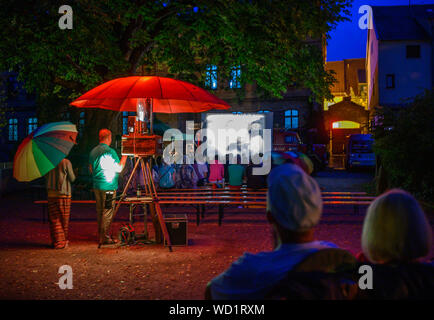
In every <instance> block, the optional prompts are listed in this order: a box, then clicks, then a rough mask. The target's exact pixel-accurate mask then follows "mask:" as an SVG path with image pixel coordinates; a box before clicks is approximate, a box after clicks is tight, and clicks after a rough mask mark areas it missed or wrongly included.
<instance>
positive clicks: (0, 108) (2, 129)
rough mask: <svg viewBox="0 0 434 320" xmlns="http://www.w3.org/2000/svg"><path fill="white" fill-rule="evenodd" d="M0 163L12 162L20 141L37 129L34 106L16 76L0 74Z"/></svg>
mask: <svg viewBox="0 0 434 320" xmlns="http://www.w3.org/2000/svg"><path fill="white" fill-rule="evenodd" d="M0 92H1V95H0V96H1V100H0V122H1V126H0V163H3V162H10V161H12V160H13V157H14V155H15V151H16V149H17V148H18V145H19V144H20V143H21V141H22V140H23V139H24V138H25V137H26V136H27V135H29V134H30V133H31V132H32V131H33V130H35V129H36V128H37V127H38V118H37V115H36V104H35V99H34V96H33V95H29V94H27V93H26V91H25V90H24V89H23V87H22V84H21V83H19V82H18V81H17V76H16V74H13V73H9V72H4V73H1V74H0Z"/></svg>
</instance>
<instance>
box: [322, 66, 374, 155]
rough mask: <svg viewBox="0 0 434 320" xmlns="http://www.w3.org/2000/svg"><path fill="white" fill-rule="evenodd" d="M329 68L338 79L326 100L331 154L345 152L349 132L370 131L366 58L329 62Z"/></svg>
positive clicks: (325, 113) (325, 117)
mask: <svg viewBox="0 0 434 320" xmlns="http://www.w3.org/2000/svg"><path fill="white" fill-rule="evenodd" d="M326 68H327V70H329V71H333V72H334V77H335V78H336V81H335V83H334V84H333V86H332V87H331V88H330V91H331V93H332V94H333V96H334V99H333V100H331V101H325V102H324V121H325V123H324V126H325V128H326V131H327V133H328V135H329V152H330V154H342V153H345V145H346V140H347V137H348V136H349V135H351V134H359V133H367V132H368V122H369V113H368V111H367V101H368V100H367V82H366V69H365V59H363V58H362V59H346V60H342V61H330V62H327V64H326Z"/></svg>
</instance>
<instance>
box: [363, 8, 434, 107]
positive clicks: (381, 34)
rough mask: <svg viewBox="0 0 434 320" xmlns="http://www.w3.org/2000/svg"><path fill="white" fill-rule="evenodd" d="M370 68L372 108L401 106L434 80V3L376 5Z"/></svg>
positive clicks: (369, 48)
mask: <svg viewBox="0 0 434 320" xmlns="http://www.w3.org/2000/svg"><path fill="white" fill-rule="evenodd" d="M372 21H373V28H372V29H370V30H368V38H367V46H366V70H367V81H368V108H369V110H370V111H371V113H372V112H373V110H374V108H376V107H391V108H399V107H401V106H403V105H406V104H408V103H409V102H411V99H412V98H413V97H415V96H416V95H418V94H420V93H422V92H423V91H424V90H425V89H431V88H433V80H434V51H433V49H434V47H433V45H434V38H433V34H434V33H433V30H434V5H412V6H387V7H372Z"/></svg>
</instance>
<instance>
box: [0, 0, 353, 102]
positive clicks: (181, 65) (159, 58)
mask: <svg viewBox="0 0 434 320" xmlns="http://www.w3.org/2000/svg"><path fill="white" fill-rule="evenodd" d="M349 2H350V0H338V1H336V0H333V1H332V0H303V1H300V0H278V1H273V0H268V1H265V0H263V1H246V0H221V1H219V0H213V1H209V0H202V1H187V0H186V1H170V0H168V1H149V0H148V1H145V0H142V1H139V0H137V1H130V0H116V1H114V0H76V1H73V2H72V3H71V7H72V9H73V29H72V30H68V29H66V30H61V29H60V28H59V27H58V20H59V18H60V16H61V15H60V14H59V13H58V10H59V7H60V5H61V4H62V3H61V2H58V3H57V2H56V1H47V0H45V1H44V0H42V1H17V0H4V1H2V7H3V9H2V11H1V13H0V30H1V31H0V32H1V38H2V40H1V44H0V67H1V68H2V69H3V70H15V71H18V72H19V77H20V80H23V81H24V82H25V85H26V88H27V89H28V90H30V91H32V90H33V91H37V93H38V94H40V95H41V96H49V95H53V94H54V95H57V96H66V97H67V98H74V97H76V96H77V95H79V94H82V93H83V92H84V91H85V90H88V89H91V88H92V87H94V86H96V85H98V84H101V83H102V82H104V81H107V80H110V79H113V78H115V77H119V76H125V75H132V74H136V73H137V72H138V70H139V67H140V66H145V73H152V70H153V67H154V66H155V65H156V64H157V63H158V65H160V66H165V67H167V68H168V72H169V74H170V75H173V76H174V77H177V78H182V79H185V80H189V81H192V82H195V83H202V84H203V80H204V79H203V76H204V70H205V66H206V65H208V64H215V65H218V66H219V68H220V70H221V72H222V73H223V74H227V75H229V73H230V68H231V67H233V66H235V65H241V66H242V68H243V72H242V79H241V81H242V83H247V82H253V81H255V82H256V83H257V84H258V87H259V88H262V89H264V90H265V91H267V92H270V93H272V94H273V95H275V96H280V95H281V94H282V93H283V92H284V91H285V90H286V88H287V87H288V86H289V85H291V84H293V83H294V82H296V83H297V84H299V85H300V86H303V87H306V88H309V89H311V90H312V92H313V93H314V94H315V96H317V97H320V98H322V97H324V96H326V97H327V96H329V95H330V93H329V91H328V86H329V84H330V82H331V80H332V77H331V76H330V74H328V73H326V72H325V70H324V66H323V64H322V60H321V58H319V57H320V55H321V51H320V49H321V48H319V47H318V46H312V45H310V44H309V41H306V40H309V39H322V37H323V35H325V34H327V33H328V32H329V31H330V30H331V29H332V28H333V27H334V26H335V25H336V23H338V22H339V21H341V20H343V18H342V13H348V12H347V9H346V8H347V6H348V5H349Z"/></svg>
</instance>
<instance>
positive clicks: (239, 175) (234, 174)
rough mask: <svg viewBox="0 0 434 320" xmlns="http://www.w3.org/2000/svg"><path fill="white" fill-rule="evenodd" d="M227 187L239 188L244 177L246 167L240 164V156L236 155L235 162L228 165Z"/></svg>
mask: <svg viewBox="0 0 434 320" xmlns="http://www.w3.org/2000/svg"><path fill="white" fill-rule="evenodd" d="M228 173H229V188H231V189H240V188H241V186H242V184H243V182H244V179H245V177H246V168H245V167H244V166H243V165H242V164H241V156H240V155H237V163H235V164H230V165H229V166H228Z"/></svg>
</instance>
